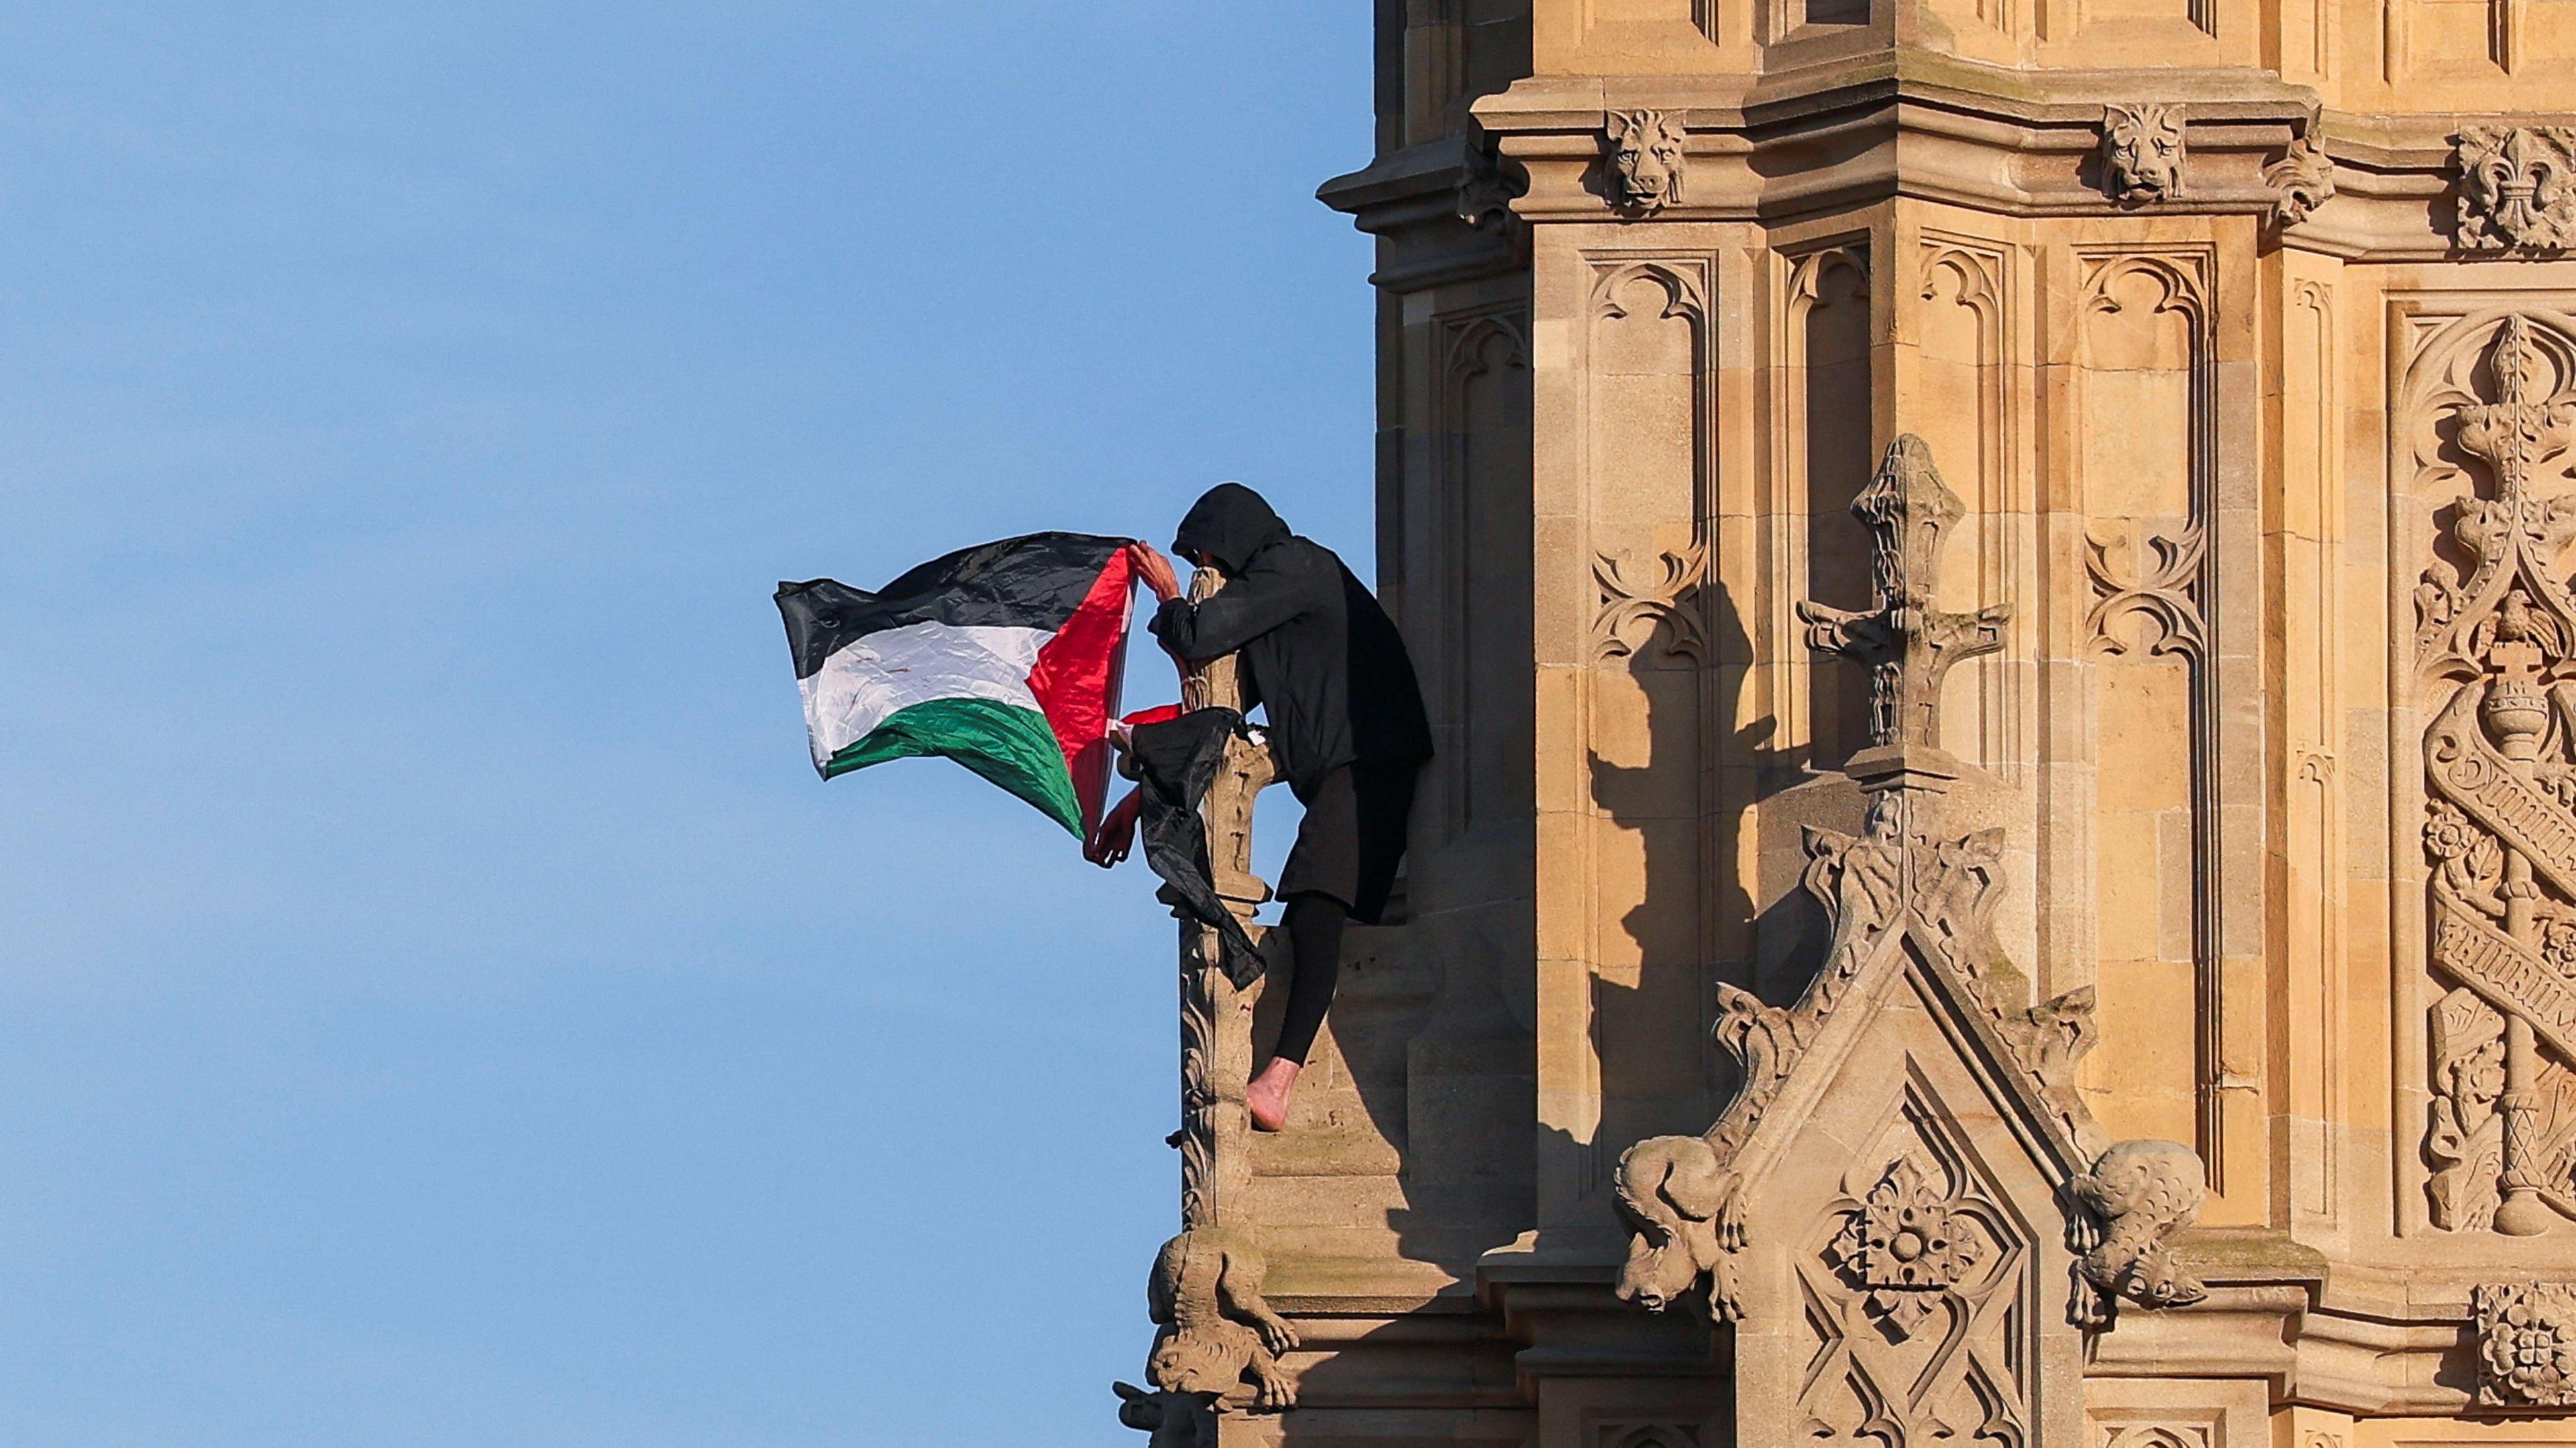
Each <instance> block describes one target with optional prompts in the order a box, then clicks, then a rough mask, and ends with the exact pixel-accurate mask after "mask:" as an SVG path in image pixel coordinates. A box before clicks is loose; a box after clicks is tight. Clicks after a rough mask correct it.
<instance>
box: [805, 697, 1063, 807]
mask: <svg viewBox="0 0 2576 1448" xmlns="http://www.w3.org/2000/svg"><path fill="white" fill-rule="evenodd" d="M910 755H937V756H941V757H944V758H948V759H954V760H956V761H957V762H958V763H960V764H962V765H965V766H966V767H967V768H968V769H971V770H973V771H975V772H976V773H977V774H980V775H982V776H984V777H985V778H986V779H989V780H991V781H992V782H994V783H995V784H998V785H1000V786H1001V787H1002V788H1004V789H1007V790H1009V791H1010V792H1011V793H1013V794H1016V795H1018V796H1019V797H1020V798H1022V799H1024V800H1027V801H1028V802H1029V803H1031V804H1033V805H1036V806H1037V807H1038V808H1039V809H1040V810H1042V811H1044V812H1045V813H1046V815H1047V816H1048V817H1049V818H1050V819H1053V820H1054V821H1055V822H1056V823H1057V824H1060V825H1062V826H1064V827H1065V829H1067V830H1068V831H1070V832H1071V833H1072V835H1073V837H1074V838H1075V839H1080V838H1082V803H1081V801H1080V800H1077V799H1076V798H1074V793H1073V776H1072V775H1071V774H1069V773H1067V772H1066V770H1065V766H1064V747H1063V746H1062V745H1061V744H1059V743H1057V742H1056V737H1055V731H1054V730H1053V729H1050V728H1048V727H1047V721H1046V716H1045V715H1044V714H1041V713H1039V712H1038V711H1036V710H1035V709H1023V708H1021V707H1019V706H1017V705H1014V704H1004V703H1001V702H999V701H997V700H993V699H964V698H961V699H932V700H930V701H928V702H927V703H921V704H915V705H912V706H911V707H909V708H906V709H899V710H896V711H895V712H894V713H893V714H891V715H888V716H887V718H886V721H885V722H884V723H882V724H879V725H878V726H877V727H876V728H874V729H871V730H869V731H868V733H867V737H865V738H863V739H861V740H859V742H857V743H856V744H853V745H850V746H849V747H848V748H846V749H843V750H842V751H841V752H839V753H838V754H835V755H833V756H832V758H831V761H830V762H829V763H827V764H825V765H824V766H823V777H824V778H825V779H830V778H831V777H832V776H834V775H836V774H847V773H849V772H850V771H851V770H853V769H865V768H867V767H868V766H869V765H871V764H883V763H885V762H886V761H887V760H889V759H902V758H905V757H907V756H910Z"/></svg>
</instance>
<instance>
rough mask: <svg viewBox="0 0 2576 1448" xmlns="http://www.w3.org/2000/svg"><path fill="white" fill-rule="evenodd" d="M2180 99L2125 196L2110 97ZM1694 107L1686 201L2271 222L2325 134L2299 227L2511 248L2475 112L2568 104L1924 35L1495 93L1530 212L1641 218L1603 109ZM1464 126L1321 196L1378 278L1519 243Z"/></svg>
mask: <svg viewBox="0 0 2576 1448" xmlns="http://www.w3.org/2000/svg"><path fill="white" fill-rule="evenodd" d="M2146 98H2151V99H2153V100H2155V101H2157V102H2160V103H2162V104H2165V105H2167V106H2173V107H2177V108H2178V110H2179V113H2180V117H2181V123H2182V127H2183V130H2184V134H2185V137H2186V155H2187V159H2186V161H2185V169H2184V176H2185V179H2186V182H2187V188H2186V190H2185V192H2184V194H2182V195H2180V196H2177V197H2171V198H2168V199H2163V200H2157V201H2154V202H2152V203H2151V204H2147V205H2141V206H2129V207H2124V206H2122V205H2120V204H2118V203H2117V202H2115V201H2114V200H2113V199H2112V197H2111V195H2110V194H2109V188H2108V187H2107V186H2106V184H2105V179H2104V175H2103V170H2104V164H2103V157H2102V135H2103V126H2104V116H2105V107H2106V106H2108V105H2112V104H2119V103H2126V102H2131V101H2137V100H2140V99H2146ZM1638 108H1647V109H1652V110H1656V111H1660V112H1662V113H1664V114H1666V115H1668V116H1673V117H1676V118H1677V119H1678V121H1679V123H1680V125H1681V127H1682V129H1683V131H1684V133H1685V145H1684V150H1683V154H1684V157H1685V164H1686V166H1687V174H1688V178H1689V184H1688V187H1687V191H1686V194H1685V199H1683V200H1680V201H1677V202H1674V203H1672V204H1669V205H1665V206H1662V207H1660V208H1659V209H1657V210H1656V211H1655V212H1654V213H1653V215H1654V218H1655V219H1657V220H1667V221H1786V220H1792V219H1796V218H1800V217H1804V216H1809V215H1816V214H1822V213H1830V212H1833V211H1836V210H1843V209H1849V208H1853V207H1857V206H1863V205H1869V204H1872V203H1875V202H1878V201H1882V200H1885V199H1887V198H1890V197H1897V196H1904V197H1912V198H1917V199H1921V200H1928V201H1938V202H1944V203H1949V204H1953V205H1959V206H1965V207H1970V208H1973V209H1977V210H1982V211H1987V212H1992V213H1996V214H2000V215H2009V216H2026V217H2103V218H2117V217H2130V216H2249V217H2254V218H2257V219H2259V220H2263V221H2265V222H2266V224H2267V225H2268V224H2270V219H2271V218H2272V217H2273V216H2274V210H2275V207H2276V205H2277V204H2278V202H2279V199H2280V196H2281V190H2280V188H2279V186H2278V185H2277V184H2276V183H2275V182H2274V181H2273V180H2270V179H2267V178H2266V176H2265V174H2264V172H2265V168H2266V167H2267V166H2272V165H2274V164H2275V163H2278V162H2280V161H2281V160H2282V158H2283V156H2284V155H2285V154H2286V153H2287V152H2288V151H2289V149H2290V147H2291V146H2292V144H2293V143H2294V142H2296V141H2298V140H2300V139H2301V138H2303V137H2305V138H2307V139H2309V140H2311V141H2313V142H2314V143H2315V144H2316V146H2317V147H2318V148H2319V149H2321V150H2322V152H2323V153H2324V155H2325V156H2326V157H2327V158H2328V159H2330V160H2331V161H2332V163H2333V167H2334V169H2333V172H2332V179H2333V187H2334V193H2333V197H2332V199H2331V200H2329V201H2327V202H2326V203H2325V204H2323V205H2321V206H2318V207H2316V208H2315V209H2314V211H2313V212H2312V213H2311V214H2309V215H2308V216H2306V217H2305V218H2304V219H2303V220H2300V221H2298V222H2296V223H2295V224H2292V225H2289V226H2287V227H2285V228H2279V229H2278V232H2277V235H2278V239H2279V242H2280V244H2282V245H2284V246H2288V247H2292V248H2295V249H2300V250H2308V251H2315V252H2320V253H2325V254H2329V255H2334V256H2338V257H2342V258H2345V259H2347V260H2356V261H2428V260H2442V259H2451V258H2463V257H2469V258H2475V259H2500V258H2501V257H2503V256H2505V255H2507V254H2504V253H2497V252H2484V253H2475V252H2466V251H2463V250H2462V249H2461V248H2459V247H2458V246H2457V245H2456V244H2455V241H2454V235H2455V201H2454V179H2455V178H2454V170H2453V162H2452V138H2453V137H2454V136H2455V135H2457V134H2458V133H2459V131H2460V130H2461V129H2462V128H2463V127H2465V126H2473V125H2479V124H2503V123H2511V124H2520V125H2539V124H2549V123H2552V122H2556V121H2559V120H2562V119H2564V118H2561V117H2554V116H2528V115H2523V116H2514V117H2510V118H2507V117H2499V116H2482V115H2473V114H2467V113H2426V114H2399V115H2382V114H2364V113H2355V112H2345V111H2335V110H2319V109H2318V108H2317V107H2316V103H2315V95H2314V93H2313V92H2311V91H2309V90H2307V89H2306V88H2304V87H2300V86H2294V85H2289V84H2286V83H2284V82H2282V81H2281V80H2280V79H2279V78H2278V77H2277V76H2275V75H2273V74H2272V73H2271V72H2268V71H2249V70H2241V69H2224V70H2196V71H2184V70H2168V71H2155V72H2141V71H2075V70H2059V71H2015V70H2004V69H1998V68H1995V67H1989V66H1982V65H1977V64H1973V63H1970V62H1964V61H1959V60H1956V59H1953V58H1950V57H1946V56H1940V55H1935V54H1930V53H1926V52H1918V51H1899V52H1880V53H1877V54H1874V55H1871V56H1867V57H1861V58H1856V59H1846V60H1843V61H1840V62H1834V63H1819V64H1816V65H1812V66H1808V67H1804V68H1801V69H1796V70H1789V71H1783V72H1775V73H1772V74H1768V75H1761V76H1707V77H1699V78H1690V77H1670V76H1648V77H1581V78H1571V77H1558V78H1541V79H1527V80H1522V81H1520V82H1517V83H1515V84H1514V85H1513V86H1512V87H1511V88H1510V89H1508V90H1506V91H1503V92H1501V93H1498V94H1495V95H1489V96H1487V97H1485V98H1483V99H1482V100H1480V101H1478V102H1477V103H1476V105H1475V108H1474V115H1475V119H1476V122H1477V124H1478V125H1479V126H1481V127H1482V128H1483V132H1484V135H1485V137H1486V138H1487V139H1486V140H1485V141H1483V142H1482V143H1481V144H1485V145H1489V146H1490V147H1491V148H1492V152H1493V153H1494V154H1498V155H1499V156H1500V157H1501V158H1502V163H1503V165H1504V166H1505V167H1506V169H1507V170H1508V171H1509V172H1510V174H1511V176H1512V178H1513V180H1514V182H1515V183H1516V184H1525V194H1522V195H1520V196H1519V197H1518V198H1517V199H1515V200H1513V201H1512V203H1511V208H1512V212H1513V214H1514V215H1515V216H1517V217H1518V218H1520V219H1521V220H1522V221H1526V222H1530V223H1534V224H1540V225H1546V224H1554V223H1578V222H1579V223H1603V222H1616V221H1620V220H1626V219H1634V217H1635V215H1636V213H1635V212H1634V211H1632V210H1623V209H1621V208H1619V207H1617V206H1614V205H1613V204H1612V201H1611V199H1610V198H1609V196H1608V195H1607V194H1606V191H1605V185H1606V182H1605V179H1604V170H1605V168H1604V165H1603V158H1604V150H1603V141H1602V136H1603V128H1604V124H1605V118H1606V116H1607V115H1608V113H1609V112H1611V111H1613V110H1627V109H1638ZM1470 158H1471V149H1470V145H1469V143H1468V142H1467V141H1466V140H1464V139H1462V138H1458V137H1450V138H1446V139H1443V140H1439V141H1433V142H1428V143H1425V144H1422V145H1417V146H1413V147H1409V148H1406V149H1404V150H1400V151H1396V152H1392V153H1389V154H1388V155H1386V156H1382V157H1380V158H1379V159H1378V160H1377V161H1376V162H1375V163H1374V164H1372V165H1370V166H1369V167H1367V168H1366V169H1364V170H1361V171H1357V172H1354V173H1352V174H1350V175H1347V176H1343V177H1339V178H1336V179H1335V180H1333V181H1330V182H1327V183H1326V184H1325V186H1324V187H1323V188H1322V190H1321V191H1319V192H1318V195H1319V197H1320V198H1321V199H1322V200H1323V201H1324V202H1325V203H1326V204H1327V205H1330V206H1332V207H1333V208H1334V209H1336V210H1339V211H1344V212H1347V213H1349V214H1350V215H1351V216H1352V217H1353V218H1354V220H1355V221H1356V222H1357V224H1358V225H1359V226H1360V228H1361V229H1362V230H1364V231H1368V232H1370V233H1372V234H1375V235H1378V236H1380V237H1382V238H1386V239H1387V240H1388V241H1389V243H1390V245H1389V246H1388V247H1387V248H1385V249H1384V250H1382V253H1381V266H1380V270H1379V274H1378V277H1377V281H1378V283H1379V285H1381V286H1390V287H1395V288H1398V289H1407V288H1410V287H1414V286H1420V285H1426V284H1429V283H1432V282H1436V281H1441V280H1447V279H1452V278H1454V277H1458V276H1465V275H1474V274H1490V273H1491V272H1493V271H1495V270H1497V269H1499V268H1505V267H1509V266H1511V265H1513V264H1515V258H1516V257H1517V255H1518V252H1517V249H1516V247H1515V245H1514V239H1513V238H1512V237H1511V236H1509V235H1508V234H1507V233H1508V232H1509V231H1510V230H1511V228H1508V227H1505V226H1502V225H1499V224H1495V223H1489V224H1488V225H1487V226H1486V227H1485V228H1484V229H1483V230H1481V231H1474V232H1471V231H1469V230H1468V228H1467V227H1466V226H1465V224H1464V223H1462V222H1460V221H1459V220H1458V219H1457V216H1456V196H1457V192H1458V187H1459V184H1460V181H1461V180H1462V178H1464V177H1465V176H1466V175H1467V173H1468V170H1469V163H1470Z"/></svg>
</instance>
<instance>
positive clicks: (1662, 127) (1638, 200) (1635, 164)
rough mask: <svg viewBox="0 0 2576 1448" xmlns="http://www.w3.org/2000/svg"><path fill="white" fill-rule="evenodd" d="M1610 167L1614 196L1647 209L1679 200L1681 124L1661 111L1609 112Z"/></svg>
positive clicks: (1655, 208)
mask: <svg viewBox="0 0 2576 1448" xmlns="http://www.w3.org/2000/svg"><path fill="white" fill-rule="evenodd" d="M1610 168H1611V171H1612V173H1613V175H1614V177H1615V179H1616V181H1617V197H1618V199H1619V200H1620V201H1622V202H1624V203H1626V204H1627V205H1630V206H1635V207H1640V208H1642V209H1644V210H1647V211H1654V210H1658V209H1660V208H1662V207H1666V206H1671V205H1674V204H1676V203H1678V202H1679V201H1680V200H1681V199H1682V125H1681V121H1680V120H1679V119H1678V118H1676V117H1673V116H1668V115H1666V114H1664V113H1663V112H1662V111H1612V112H1611V113H1610Z"/></svg>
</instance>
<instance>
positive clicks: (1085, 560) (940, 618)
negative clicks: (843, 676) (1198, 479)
mask: <svg viewBox="0 0 2576 1448" xmlns="http://www.w3.org/2000/svg"><path fill="white" fill-rule="evenodd" d="M1126 546H1127V540H1126V539H1124V538H1104V537H1101V536H1099V535H1097V534H1093V533H1031V534H1029V535H1028V536H1026V537H1023V538H1005V539H1003V540H1001V541H1000V542H998V543H985V544H980V545H978V546H976V547H973V548H960V549H958V550H957V551H956V552H954V553H951V554H948V555H947V556H945V557H941V558H934V559H932V560H930V561H929V562H928V563H925V564H923V565H921V566H920V567H918V568H915V569H913V570H911V571H910V572H908V573H906V574H904V575H903V576H902V577H901V578H898V579H896V580H894V581H893V582H892V583H889V584H887V585H886V586H885V587H883V588H881V589H878V590H877V591H876V592H874V593H870V592H868V591H867V590H865V589H862V588H852V587H850V586H849V585H848V584H846V583H835V582H834V581H832V580H831V579H828V578H817V579H813V580H811V581H809V582H805V583H781V584H779V585H778V611H779V613H780V614H781V615H783V616H784V617H785V618H786V620H787V647H788V649H789V650H790V651H791V652H793V653H794V654H795V656H796V677H798V678H800V679H806V678H811V677H813V676H814V674H815V673H816V672H817V671H819V670H820V669H821V668H822V667H823V661H824V660H825V659H827V658H830V657H831V656H832V654H833V653H834V652H836V651H837V650H839V649H840V648H841V646H842V645H844V644H847V643H849V642H850V641H851V640H853V639H856V638H859V637H861V636H863V635H866V634H872V633H876V632H878V631H879V630H882V629H890V628H902V627H904V626H906V625H908V624H916V623H944V624H949V625H951V626H954V627H959V628H973V627H987V628H995V627H998V628H1033V629H1040V630H1043V631H1045V632H1049V633H1052V632H1054V631H1055V630H1056V629H1059V628H1061V627H1063V626H1064V621H1065V620H1066V619H1068V618H1071V617H1072V616H1073V611H1074V610H1075V609H1076V608H1078V607H1080V606H1081V604H1082V601H1083V599H1084V598H1086V597H1088V596H1089V595H1090V593H1091V586H1092V585H1093V584H1094V583H1096V582H1098V581H1099V579H1100V570H1101V569H1103V568H1105V567H1107V566H1108V565H1109V559H1110V557H1111V556H1112V555H1113V554H1115V553H1116V552H1117V551H1118V550H1119V549H1121V548H1124V547H1126Z"/></svg>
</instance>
